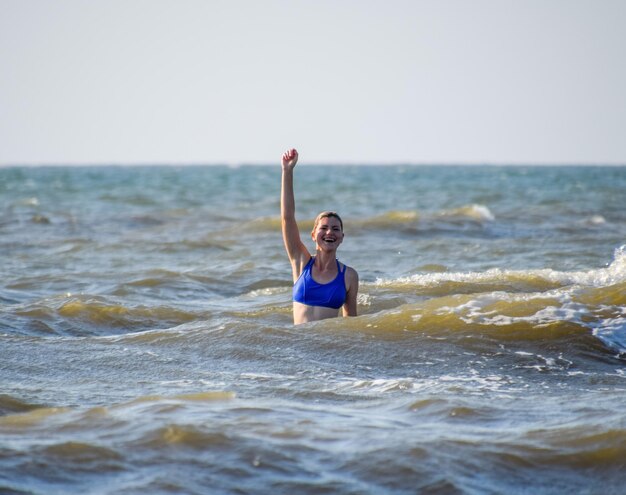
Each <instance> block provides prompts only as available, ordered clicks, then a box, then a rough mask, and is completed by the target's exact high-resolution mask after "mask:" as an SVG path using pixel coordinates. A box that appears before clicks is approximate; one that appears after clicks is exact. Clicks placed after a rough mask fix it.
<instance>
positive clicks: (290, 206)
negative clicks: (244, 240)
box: [280, 149, 311, 281]
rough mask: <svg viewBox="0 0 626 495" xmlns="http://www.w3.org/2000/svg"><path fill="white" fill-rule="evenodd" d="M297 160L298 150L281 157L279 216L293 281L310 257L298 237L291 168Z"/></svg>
mask: <svg viewBox="0 0 626 495" xmlns="http://www.w3.org/2000/svg"><path fill="white" fill-rule="evenodd" d="M297 162H298V152H297V151H296V150H295V149H290V150H288V151H286V152H285V153H284V154H283V158H282V167H283V172H282V183H281V193H280V216H281V220H282V230H283V241H284V243H285V249H286V250H287V255H288V256H289V261H290V262H291V267H292V270H293V278H294V281H295V280H296V279H297V278H298V277H299V276H300V273H301V272H302V269H303V267H304V265H305V264H306V263H307V262H308V260H309V258H310V256H311V255H310V254H309V251H308V250H307V248H306V246H305V245H304V243H303V242H302V239H301V238H300V231H299V230H298V224H297V223H296V200H295V198H294V193H293V169H294V168H295V166H296V163H297Z"/></svg>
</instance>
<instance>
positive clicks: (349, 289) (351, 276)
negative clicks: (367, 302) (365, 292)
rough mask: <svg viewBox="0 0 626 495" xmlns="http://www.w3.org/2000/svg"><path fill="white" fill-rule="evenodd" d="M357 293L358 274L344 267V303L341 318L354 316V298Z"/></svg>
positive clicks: (352, 269)
mask: <svg viewBox="0 0 626 495" xmlns="http://www.w3.org/2000/svg"><path fill="white" fill-rule="evenodd" d="M358 293H359V274H358V273H357V272H356V270H355V269H354V268H350V267H346V302H345V303H344V304H343V316H356V296H357V294H358Z"/></svg>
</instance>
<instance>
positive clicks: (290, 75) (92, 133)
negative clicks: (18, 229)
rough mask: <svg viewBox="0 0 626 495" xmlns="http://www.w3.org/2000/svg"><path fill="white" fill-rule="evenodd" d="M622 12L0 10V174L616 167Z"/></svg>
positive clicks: (589, 5)
mask: <svg viewBox="0 0 626 495" xmlns="http://www.w3.org/2000/svg"><path fill="white" fill-rule="evenodd" d="M625 26H626V1H623V0H590V1H586V0H433V1H425V0H306V1H305V0H225V1H222V0H202V1H201V0H172V1H166V0H106V1H92V0H0V165H26V164H218V163H219V164H230V165H239V164H257V163H259V164H261V163H267V164H271V163H279V160H280V155H281V154H282V153H283V151H284V150H285V149H287V148H291V147H296V148H297V149H298V150H299V152H300V157H301V158H300V160H301V161H305V162H308V163H318V164H332V163H352V164H360V163H362V164H372V163H378V164H387V163H416V164H450V163H454V164H465V163H467V164H476V163H478V164H481V163H488V164H570V163H571V164H626V62H625V61H626V29H625Z"/></svg>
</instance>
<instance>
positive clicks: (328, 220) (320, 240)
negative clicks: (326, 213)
mask: <svg viewBox="0 0 626 495" xmlns="http://www.w3.org/2000/svg"><path fill="white" fill-rule="evenodd" d="M311 237H312V238H313V240H314V241H315V243H316V244H317V245H318V246H319V247H320V248H322V249H337V247H338V246H339V244H341V243H342V241H343V230H342V229H341V222H340V221H339V219H338V218H336V217H324V218H321V219H320V220H319V222H317V225H316V226H315V230H314V231H313V232H312V234H311Z"/></svg>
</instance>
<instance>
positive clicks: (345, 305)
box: [280, 149, 359, 324]
mask: <svg viewBox="0 0 626 495" xmlns="http://www.w3.org/2000/svg"><path fill="white" fill-rule="evenodd" d="M297 162H298V152H297V151H296V150H295V149H291V150H288V151H286V152H285V153H284V154H283V158H282V168H283V172H282V187H281V197H280V210H281V218H282V231H283V240H284V242H285V249H286V250H287V255H288V256H289V261H290V262H291V269H292V272H293V281H294V286H293V321H294V323H295V324H299V323H305V322H308V321H316V320H323V319H325V318H333V317H336V316H338V312H339V309H342V312H343V316H356V314H357V310H356V298H357V293H358V290H359V276H358V274H357V272H356V270H354V269H353V268H351V267H349V266H346V265H344V264H343V263H340V262H339V261H338V260H337V248H338V247H339V245H340V244H341V243H342V242H343V238H344V232H343V221H342V220H341V217H340V216H339V215H338V214H337V213H335V212H334V211H324V212H322V213H320V214H319V215H318V216H317V218H316V219H315V224H314V226H313V231H312V232H311V238H312V239H313V241H314V242H315V256H311V253H309V250H308V249H307V247H306V246H305V245H304V243H303V242H302V239H301V238H300V231H299V229H298V224H297V222H296V217H295V211H296V202H295V198H294V192H293V170H294V168H295V166H296V163H297Z"/></svg>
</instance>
